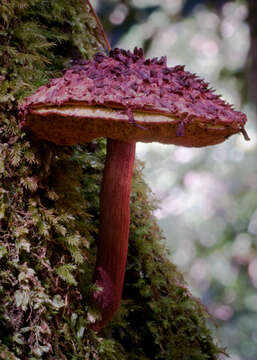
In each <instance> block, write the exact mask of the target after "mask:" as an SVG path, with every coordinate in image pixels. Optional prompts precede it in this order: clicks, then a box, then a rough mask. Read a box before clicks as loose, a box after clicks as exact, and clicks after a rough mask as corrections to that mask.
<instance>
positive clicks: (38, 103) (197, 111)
mask: <svg viewBox="0 0 257 360" xmlns="http://www.w3.org/2000/svg"><path fill="white" fill-rule="evenodd" d="M245 122H246V116H245V115H244V114H242V113H240V112H238V111H235V110H233V109H232V107H231V105H229V104H227V103H225V102H224V101H223V100H221V99H220V97H219V96H218V95H216V94H214V93H213V91H212V90H209V89H208V85H207V84H206V83H205V82H204V81H203V80H201V79H199V78H198V77H197V76H196V75H194V74H191V73H189V72H188V71H185V70H184V67H183V66H175V67H167V64H166V58H165V57H162V58H161V59H156V58H155V59H145V57H144V54H143V51H142V50H141V49H137V48H135V50H134V52H133V53H132V52H130V51H125V50H121V49H114V50H112V51H110V54H109V56H105V55H104V54H101V53H97V54H96V55H95V57H94V59H93V60H90V61H84V60H81V61H76V62H74V63H73V66H72V67H71V69H69V70H67V71H66V72H65V74H64V76H63V77H61V78H58V79H53V80H51V81H50V82H49V83H48V84H47V85H45V86H41V87H40V88H39V89H38V90H37V92H36V93H35V94H33V95H32V96H30V97H28V98H27V99H26V102H25V103H24V104H23V105H22V106H21V108H20V125H21V126H22V127H24V128H25V129H29V130H30V131H32V132H33V134H34V135H36V136H37V138H39V139H44V140H48V141H51V142H54V143H55V144H58V145H73V144H79V143H85V142H88V141H91V140H93V139H95V138H100V137H106V138H107V139H108V140H107V155H106V164H105V169H104V175H103V180H102V187H101V196H100V231H99V242H98V251H97V260H96V268H95V275H94V280H95V282H96V284H97V285H98V286H99V287H101V289H102V290H101V291H96V292H95V293H94V295H93V297H94V299H95V302H96V304H97V306H98V308H99V310H100V312H101V316H102V319H101V320H100V321H98V322H97V323H95V324H93V326H92V327H93V329H94V330H96V331H98V330H100V329H101V328H102V327H104V326H106V324H107V323H108V322H109V321H110V320H111V318H112V317H113V315H114V314H115V312H116V311H117V309H118V308H119V304H120V301H121V298H122V289H123V282H124V273H125V266H126V258H127V249H128V238H129V225H130V206H129V200H130V187H131V179H132V173H133V167H134V158H135V143H136V142H137V141H143V142H153V141H158V142H160V143H164V144H175V145H182V146H188V147H201V146H207V145H215V144H218V143H221V142H223V141H224V140H226V139H227V138H228V137H229V136H231V135H233V134H236V133H239V132H241V133H243V135H244V137H245V138H246V139H248V136H247V133H246V131H245V130H244V125H245Z"/></svg>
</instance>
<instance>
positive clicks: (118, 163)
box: [92, 139, 135, 331]
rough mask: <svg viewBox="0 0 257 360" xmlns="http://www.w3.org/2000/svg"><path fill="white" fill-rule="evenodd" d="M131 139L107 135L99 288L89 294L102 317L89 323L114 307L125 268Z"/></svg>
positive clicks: (97, 327) (107, 317) (112, 311)
mask: <svg viewBox="0 0 257 360" xmlns="http://www.w3.org/2000/svg"><path fill="white" fill-rule="evenodd" d="M134 160H135V143H134V142H125V141H119V140H111V139H108V142H107V156H106V162H105V169H104V175H103V181H102V188H101V198H100V233H99V244H98V251H97V259H96V269H95V275H94V278H95V281H96V284H97V286H99V287H100V288H101V289H102V290H100V291H96V292H95V293H94V294H93V297H94V300H95V302H96V304H97V306H98V308H99V310H100V313H101V316H102V319H101V320H100V321H98V322H97V323H95V324H93V325H92V328H93V329H94V330H95V331H99V330H100V329H101V328H103V327H105V326H106V325H107V323H108V322H109V321H110V320H111V319H112V317H113V315H114V314H115V312H116V311H117V310H118V308H119V305H120V302H121V298H122V289H123V283H124V274H125V268H126V260H127V251H128V238H129V225H130V191H131V179H132V174H133V168H134Z"/></svg>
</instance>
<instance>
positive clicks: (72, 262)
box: [0, 0, 220, 360]
mask: <svg viewBox="0 0 257 360" xmlns="http://www.w3.org/2000/svg"><path fill="white" fill-rule="evenodd" d="M72 3H73V7H71V6H70V1H68V0H55V1H50V0H45V1H41V0H24V1H18V0H10V1H5V2H2V3H1V4H0V44H1V45H0V295H1V296H0V359H19V360H25V359H30V360H32V359H48V360H51V359H74V360H75V359H76V360H79V359H103V360H109V359H110V360H111V359H112V360H116V359H173V360H176V359H179V360H181V359H197V360H201V359H216V358H217V356H218V353H219V352H220V350H219V349H218V348H217V346H216V345H215V342H214V341H213V339H212V336H211V333H210V331H209V330H208V328H207V326H206V319H207V318H208V314H207V313H206V312H205V310H204V308H203V306H202V305H201V304H200V303H199V302H198V301H197V300H195V299H193V298H192V297H191V295H190V294H189V292H188V290H187V289H186V287H185V284H184V281H183V278H182V276H181V274H180V273H179V272H178V271H177V270H176V268H175V266H174V265H172V264H171V263H170V262H169V261H168V259H167V253H166V250H165V246H164V239H163V238H162V235H161V233H160V230H159V228H158V226H157V224H156V220H155V219H154V218H153V216H152V211H153V209H154V203H153V201H152V200H149V199H150V198H151V194H150V191H149V189H148V188H147V186H146V184H145V183H144V182H143V180H142V174H141V165H140V164H138V166H137V168H136V170H135V175H134V182H133V191H132V201H131V213H132V224H131V234H130V245H129V257H128V264H127V272H126V281H125V289H124V300H123V303H122V306H121V309H120V311H119V313H118V314H117V316H116V317H115V319H114V320H113V321H112V323H111V324H110V325H109V326H108V327H107V328H106V329H104V330H103V331H102V333H101V334H99V335H97V334H95V333H94V332H92V331H91V330H89V329H88V324H89V323H90V321H92V320H93V319H94V318H95V317H97V316H99V315H98V314H97V312H96V310H95V309H94V306H93V304H92V303H91V301H90V293H91V291H92V288H93V285H92V280H91V279H92V272H93V268H94V261H95V253H96V247H95V240H96V239H97V232H98V222H99V186H100V181H101V176H102V169H103V163H104V158H105V142H104V141H103V140H99V141H95V142H93V143H90V144H87V145H84V146H77V147H57V146H55V145H53V144H49V143H45V142H38V141H37V140H36V139H34V137H33V135H29V134H25V133H23V132H22V131H21V130H20V129H19V127H18V121H17V116H18V104H19V102H21V101H22V99H23V98H24V97H25V96H26V95H28V94H29V93H31V92H33V91H34V90H35V89H36V88H37V87H38V86H40V85H41V84H44V83H45V82H46V81H47V80H48V79H49V78H51V77H54V76H58V75H59V74H60V72H61V70H62V69H63V68H64V67H66V66H68V64H69V61H70V59H71V58H73V57H89V58H90V57H91V56H92V54H93V53H94V52H95V51H96V50H97V49H99V48H100V47H101V43H102V39H101V38H98V35H97V31H96V28H95V24H94V19H93V18H92V16H90V14H88V13H87V11H86V7H85V3H84V1H82V0H81V1H79V0H75V1H73V2H72Z"/></svg>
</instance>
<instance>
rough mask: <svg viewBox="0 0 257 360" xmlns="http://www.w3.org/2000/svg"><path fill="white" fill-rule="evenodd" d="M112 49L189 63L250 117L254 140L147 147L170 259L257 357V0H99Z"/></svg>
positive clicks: (231, 343) (147, 171) (228, 342)
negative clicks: (140, 50) (141, 50)
mask: <svg viewBox="0 0 257 360" xmlns="http://www.w3.org/2000/svg"><path fill="white" fill-rule="evenodd" d="M92 3H93V5H94V7H95V9H96V10H97V12H98V14H99V16H100V18H101V21H102V22H103V25H104V28H105V30H106V32H107V35H108V37H109V40H110V42H111V45H112V47H123V48H126V49H128V48H129V49H133V48H134V46H140V47H143V48H144V50H145V52H146V56H148V57H156V56H158V57H159V56H163V55H166V56H167V60H168V64H169V66H173V65H177V64H185V65H186V69H187V70H189V71H191V72H194V73H197V74H198V75H200V76H201V77H203V78H204V79H205V80H207V81H208V82H210V83H211V86H212V87H214V88H216V89H218V91H217V92H218V93H220V94H222V97H223V98H224V99H225V100H227V101H229V102H231V103H233V104H235V107H236V108H237V109H240V110H242V111H243V112H245V113H246V114H247V116H248V124H247V131H248V132H249V135H250V137H251V141H250V142H245V141H244V139H243V137H242V136H240V135H239V136H234V137H233V138H231V139H229V141H227V142H226V143H224V144H221V145H218V146H215V147H209V148H204V149H191V148H182V147H175V146H165V145H160V144H154V143H153V144H141V143H139V144H138V145H137V156H138V158H139V159H142V160H143V161H145V168H144V176H145V178H146V180H147V182H148V183H149V184H150V186H151V188H152V190H153V192H154V193H155V194H156V195H157V197H158V198H159V200H160V202H159V205H160V208H159V210H157V211H156V216H157V218H158V219H159V224H160V225H161V227H162V229H163V232H164V234H165V236H166V238H167V242H168V247H169V248H170V257H171V259H172V261H173V262H175V263H176V264H177V265H178V266H179V268H180V269H182V270H183V271H184V274H185V277H186V279H187V281H188V283H189V286H190V289H191V291H192V292H193V294H194V295H196V296H200V297H201V299H202V300H203V302H204V303H205V304H206V305H207V307H208V309H209V311H210V313H211V314H212V316H213V317H214V319H215V320H216V321H217V323H218V325H219V329H218V336H219V338H220V340H221V341H222V343H223V344H224V345H225V346H227V350H228V352H229V354H230V356H231V359H232V360H255V359H256V358H257V291H256V290H257V289H256V288H257V251H256V250H257V161H256V157H257V140H256V133H257V122H256V103H255V102H256V101H257V100H256V99H257V89H255V87H256V84H257V79H256V77H257V76H256V74H255V73H256V72H257V64H256V63H257V61H256V59H255V57H256V54H257V51H256V50H255V42H256V31H257V26H255V22H256V20H255V18H256V17H257V5H256V4H255V0H249V1H240V0H237V1H236V0H235V1H225V0H219V1H207V0H187V1H186V0H162V1H161V0H140V1H138V0H123V1H118V0H94V1H92Z"/></svg>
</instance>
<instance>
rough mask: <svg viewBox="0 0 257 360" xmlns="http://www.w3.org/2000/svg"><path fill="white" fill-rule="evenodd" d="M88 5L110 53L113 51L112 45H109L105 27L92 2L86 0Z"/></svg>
mask: <svg viewBox="0 0 257 360" xmlns="http://www.w3.org/2000/svg"><path fill="white" fill-rule="evenodd" d="M86 3H87V4H88V6H89V8H90V10H91V12H92V14H93V15H94V17H95V20H96V23H97V28H98V30H99V33H100V34H101V35H102V37H103V39H104V42H105V44H106V47H107V50H108V52H110V51H111V45H110V43H109V40H108V38H107V35H106V34H105V31H104V28H103V25H102V23H101V21H100V19H99V17H98V16H97V14H96V12H95V10H94V8H93V6H92V5H91V3H90V0H86Z"/></svg>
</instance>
